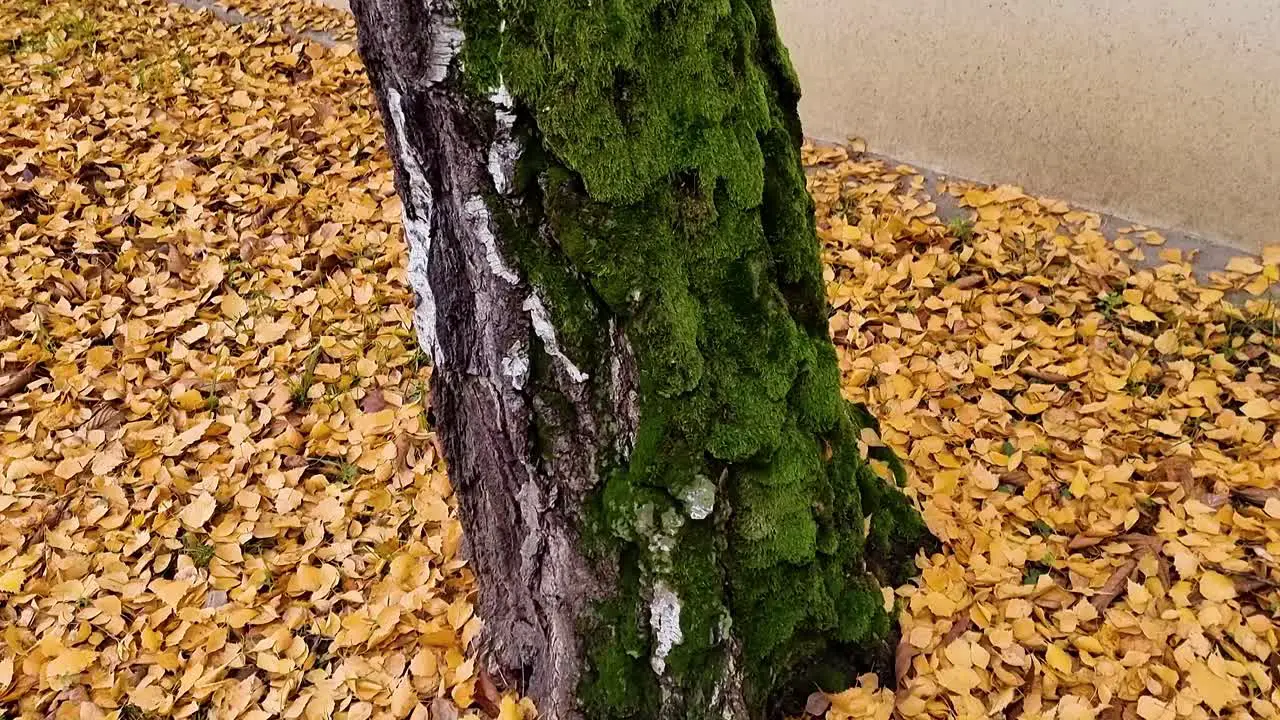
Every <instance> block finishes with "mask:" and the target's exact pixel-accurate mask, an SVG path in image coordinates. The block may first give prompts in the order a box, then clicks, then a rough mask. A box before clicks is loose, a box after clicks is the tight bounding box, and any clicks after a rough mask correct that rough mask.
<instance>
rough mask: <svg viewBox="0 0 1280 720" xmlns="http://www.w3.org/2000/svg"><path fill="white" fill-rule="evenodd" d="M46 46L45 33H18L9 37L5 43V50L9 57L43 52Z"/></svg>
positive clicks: (47, 45)
mask: <svg viewBox="0 0 1280 720" xmlns="http://www.w3.org/2000/svg"><path fill="white" fill-rule="evenodd" d="M48 47H49V36H48V35H46V34H45V33H37V34H35V35H24V34H18V35H15V36H14V37H11V38H9V40H8V41H7V42H6V43H5V50H6V51H7V52H8V54H9V56H10V57H13V56H17V55H26V54H27V53H38V52H44V51H45V50H46V49H47V48H48Z"/></svg>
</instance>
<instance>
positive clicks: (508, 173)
mask: <svg viewBox="0 0 1280 720" xmlns="http://www.w3.org/2000/svg"><path fill="white" fill-rule="evenodd" d="M489 102H491V103H493V117H494V120H496V121H497V124H496V127H495V129H494V133H493V142H492V143H490V144H489V176H490V177H492V178H493V187H494V188H495V189H496V190H497V191H498V194H499V195H505V194H506V193H507V191H509V190H510V189H511V181H512V178H513V177H514V176H515V168H516V158H518V157H520V143H518V142H516V139H515V138H514V137H512V134H511V128H512V127H514V126H515V124H516V116H515V113H513V112H512V109H514V107H515V101H514V100H512V98H511V93H509V92H507V86H506V85H499V86H498V89H497V90H494V91H493V92H492V93H490V95H489Z"/></svg>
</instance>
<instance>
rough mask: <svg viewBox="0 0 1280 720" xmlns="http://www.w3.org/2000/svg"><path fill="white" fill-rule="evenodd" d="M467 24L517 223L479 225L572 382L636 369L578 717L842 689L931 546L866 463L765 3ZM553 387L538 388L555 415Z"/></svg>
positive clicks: (756, 701) (489, 5)
mask: <svg viewBox="0 0 1280 720" xmlns="http://www.w3.org/2000/svg"><path fill="white" fill-rule="evenodd" d="M460 11H461V12H460V15H461V17H460V20H461V29H462V31H463V35H464V37H465V41H464V44H463V46H462V51H461V60H462V63H461V67H462V68H463V69H464V74H465V77H464V80H465V82H466V83H467V84H468V85H469V86H470V87H471V89H472V91H473V92H474V93H475V95H476V96H477V97H488V96H490V95H491V94H492V93H493V92H494V91H495V90H497V89H498V88H503V87H505V88H506V90H507V91H509V93H510V95H511V96H512V97H513V98H514V100H515V107H516V109H517V112H516V117H517V124H516V128H515V131H516V133H517V134H519V135H520V136H521V141H522V146H523V147H524V153H523V155H522V157H521V159H520V161H519V166H518V167H519V172H518V174H517V177H516V183H515V187H514V188H513V189H512V190H511V192H510V193H509V195H510V196H512V197H515V198H518V202H515V203H511V202H494V203H492V208H493V210H494V211H495V214H496V215H498V216H499V217H500V219H501V224H502V226H503V227H504V228H505V231H506V234H507V236H508V237H507V240H508V242H507V247H508V249H509V250H510V252H511V253H512V254H513V255H514V256H515V261H516V265H517V266H518V267H519V268H520V271H521V273H522V274H523V275H524V277H525V279H526V280H527V281H528V282H529V283H530V284H531V285H532V286H533V288H535V289H536V291H537V292H538V293H539V295H540V296H541V297H542V298H543V299H544V300H545V302H546V305H547V306H548V307H549V309H550V312H551V316H552V319H553V321H554V324H555V325H556V331H557V334H558V338H559V346H560V350H562V351H563V352H564V353H565V354H566V355H567V356H568V357H569V358H570V359H572V361H573V363H574V364H575V365H576V366H577V367H581V368H587V369H589V371H590V372H601V371H604V369H605V368H607V367H608V363H609V362H610V358H608V357H606V352H607V350H606V344H605V343H604V342H602V339H601V338H602V337H603V336H604V335H605V333H604V332H603V331H602V329H601V328H602V327H604V326H605V324H606V323H608V322H610V321H613V322H616V323H618V324H619V326H620V327H621V329H622V330H623V332H624V333H625V336H626V337H627V338H628V340H629V342H630V345H631V348H632V350H633V352H634V356H635V363H636V367H637V369H638V375H639V408H640V412H639V426H638V430H637V432H636V435H635V438H634V443H633V444H632V446H631V447H630V448H629V450H628V449H623V450H622V451H621V452H619V453H617V454H616V455H615V456H613V457H611V458H610V459H609V460H607V461H606V462H605V466H604V467H601V468H600V475H601V477H603V478H605V480H604V481H603V482H602V483H600V485H599V486H598V487H597V488H596V489H595V490H594V491H593V492H592V494H591V496H590V499H589V501H588V505H589V507H588V508H587V509H586V510H585V511H584V512H583V514H582V522H583V527H582V533H583V535H584V538H585V539H584V542H587V543H589V544H590V547H592V548H593V552H594V553H596V554H597V555H598V557H599V559H600V561H601V562H605V563H609V564H611V565H616V567H618V568H619V573H618V574H619V581H618V583H617V585H618V591H617V593H616V596H614V597H612V598H609V599H607V600H604V601H601V602H598V603H596V606H595V607H594V608H593V609H592V612H590V613H589V616H588V617H585V618H583V620H582V627H581V628H580V631H581V632H582V633H583V636H584V637H586V638H588V639H589V640H588V643H587V645H586V648H585V650H586V654H587V659H588V661H587V664H586V671H585V672H584V673H583V676H582V685H581V688H580V698H581V700H582V701H583V703H584V704H585V705H586V715H587V716H588V717H591V718H597V719H600V720H604V719H608V718H645V717H657V716H660V715H665V716H680V717H687V718H694V717H699V713H700V711H701V710H702V709H705V708H709V707H713V706H714V705H715V704H716V702H715V701H714V700H713V696H715V695H716V693H719V692H721V691H722V687H721V685H722V681H723V676H724V675H725V674H726V671H727V669H726V665H727V664H729V663H733V664H735V665H736V667H735V668H734V669H733V672H735V673H741V674H742V675H743V676H744V677H745V679H746V682H745V689H746V690H745V700H746V702H747V704H748V705H749V706H751V707H753V708H756V711H755V712H757V713H758V712H759V709H760V708H763V707H764V706H765V705H766V703H768V702H769V701H770V700H771V699H774V700H776V699H777V698H779V697H781V696H783V695H785V694H786V693H787V692H789V691H792V690H795V689H800V690H802V691H803V692H808V691H809V690H811V689H812V688H813V686H814V683H815V682H816V683H818V684H824V685H826V686H827V687H829V688H831V689H835V688H836V686H837V685H839V684H840V683H841V682H845V681H847V680H849V679H850V675H851V673H852V672H853V671H855V670H857V669H866V665H867V664H868V663H870V660H869V657H870V656H869V653H871V652H873V650H872V649H874V648H877V647H880V646H882V645H883V643H884V642H885V639H886V638H887V636H888V635H889V633H890V631H891V625H892V622H891V618H890V616H889V615H888V614H887V613H885V611H884V609H883V599H882V595H881V592H880V590H879V587H878V585H877V582H876V580H875V578H874V577H873V574H878V575H880V577H881V579H883V580H885V581H887V582H899V581H901V580H902V579H903V578H905V577H906V576H907V575H909V574H910V573H911V572H913V565H912V562H911V558H912V557H913V555H914V553H915V550H916V549H917V548H918V547H919V546H920V545H921V543H922V542H924V541H925V539H926V538H927V532H926V530H925V528H924V527H923V525H922V523H921V521H920V519H919V516H918V515H917V514H916V513H915V512H914V511H913V510H912V509H911V508H910V506H909V505H908V504H907V502H906V500H905V499H904V497H903V496H902V495H901V493H899V492H898V491H897V490H896V489H894V488H893V487H892V486H891V485H890V484H886V483H884V482H883V481H882V480H880V479H879V478H878V477H877V476H876V475H875V474H874V473H872V472H871V471H870V469H869V467H868V465H867V464H866V463H865V462H864V460H863V459H862V458H861V457H860V455H859V449H858V438H859V432H860V430H861V428H862V427H865V426H867V425H868V424H870V423H871V422H872V421H871V419H870V417H869V416H868V415H867V414H866V413H865V411H862V410H861V409H858V408H853V407H850V406H849V405H848V404H847V403H846V402H845V401H844V400H843V399H842V397H841V395H840V390H839V372H838V367H837V364H836V356H835V352H834V349H833V347H832V345H831V342H830V340H829V338H828V335H827V328H826V312H825V310H826V303H825V300H824V297H823V288H822V282H821V267H820V262H819V255H818V246H817V242H816V237H815V233H814V227H813V219H812V206H811V202H810V200H809V198H808V196H807V194H806V192H805V186H804V175H803V170H802V168H801V166H800V161H799V156H798V146H799V143H800V127H799V122H798V119H797V115H796V102H797V99H798V96H799V89H798V86H797V83H796V79H795V77H794V75H793V73H792V71H791V68H790V66H789V63H788V60H787V58H786V52H785V50H784V48H783V47H782V46H781V43H780V42H779V40H778V37H777V34H776V30H775V27H774V19H773V15H772V11H771V9H770V7H769V4H768V2H767V0H524V1H518V0H465V1H464V2H461V3H460ZM535 354H536V353H535ZM535 359H536V358H535ZM548 367H549V363H547V362H545V361H544V362H541V363H539V362H535V363H534V369H535V370H534V377H533V378H532V385H531V386H532V388H533V392H535V393H538V392H542V393H543V396H542V397H541V398H540V401H539V402H540V407H543V408H554V407H555V405H556V402H557V399H556V397H554V395H555V391H554V390H553V389H550V384H546V387H547V388H548V389H546V390H545V391H540V390H539V389H538V388H539V387H540V383H539V368H541V369H542V370H541V373H542V374H543V375H545V373H546V372H547V368H548ZM555 416H556V414H555V413H554V412H544V413H542V417H543V418H548V417H550V418H554V417H555ZM555 431H556V430H555V428H551V429H549V430H547V432H548V433H550V434H554V433H555ZM880 452H883V451H880ZM886 459H888V458H886ZM865 518H870V530H869V532H868V531H867V529H866V525H865V522H864V519H865ZM859 658H864V659H866V660H865V661H862V660H859ZM859 666H861V668H859ZM824 673H825V674H824Z"/></svg>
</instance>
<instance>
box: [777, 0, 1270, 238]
mask: <svg viewBox="0 0 1280 720" xmlns="http://www.w3.org/2000/svg"><path fill="white" fill-rule="evenodd" d="M775 8H776V10H777V14H778V22H779V25H780V26H781V29H782V34H783V37H784V39H785V40H786V42H787V45H788V47H790V49H791V56H792V60H793V61H794V63H795V66H796V69H797V70H798V72H799V74H800V79H801V83H802V85H803V87H804V92H805V97H804V100H803V101H802V103H801V113H802V115H803V116H804V121H805V130H806V132H807V133H808V134H810V135H812V136H815V137H818V138H823V139H829V140H841V139H844V138H845V137H846V136H848V135H858V136H861V137H864V138H866V139H867V141H868V143H869V145H870V147H871V149H873V150H875V151H877V152H881V153H884V154H887V155H890V156H893V157H896V158H900V159H902V160H905V161H908V162H913V163H918V164H921V165H924V166H928V167H933V168H937V169H939V170H942V171H945V172H949V173H952V174H955V175H958V176H963V177H969V178H974V179H979V180H987V181H993V182H1013V183H1018V184H1022V185H1024V186H1025V187H1026V188H1027V189H1028V190H1031V191H1034V192H1038V193H1042V194H1047V195H1051V196H1056V197H1061V198H1064V199H1067V200H1070V201H1073V202H1076V203H1079V204H1081V205H1085V206H1087V207H1090V208H1094V209H1099V210H1104V211H1108V212H1111V213H1114V214H1116V215H1121V216H1124V217H1128V218H1131V219H1134V220H1137V221H1140V222H1144V223H1147V224H1151V225H1159V226H1166V227H1174V228H1180V229H1184V230H1188V231H1191V232H1194V233H1197V234H1200V235H1203V236H1205V237H1206V238H1210V239H1216V240H1221V241H1226V242H1231V243H1233V244H1236V245H1239V246H1241V247H1246V248H1256V247H1258V246H1261V245H1264V244H1274V243H1280V3H1277V2H1276V0H1128V1H1126V2H1121V1H1120V0H1110V1H1108V0H1003V1H1002V0H775Z"/></svg>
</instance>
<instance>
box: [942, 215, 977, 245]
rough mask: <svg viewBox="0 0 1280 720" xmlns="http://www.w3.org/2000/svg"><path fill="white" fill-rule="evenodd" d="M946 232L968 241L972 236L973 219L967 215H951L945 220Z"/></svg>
mask: <svg viewBox="0 0 1280 720" xmlns="http://www.w3.org/2000/svg"><path fill="white" fill-rule="evenodd" d="M947 232H948V233H950V234H951V236H952V237H955V238H958V239H959V240H962V241H964V242H968V241H969V240H971V239H972V238H973V221H972V220H970V219H969V218H967V217H953V218H951V219H950V220H948V221H947Z"/></svg>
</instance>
